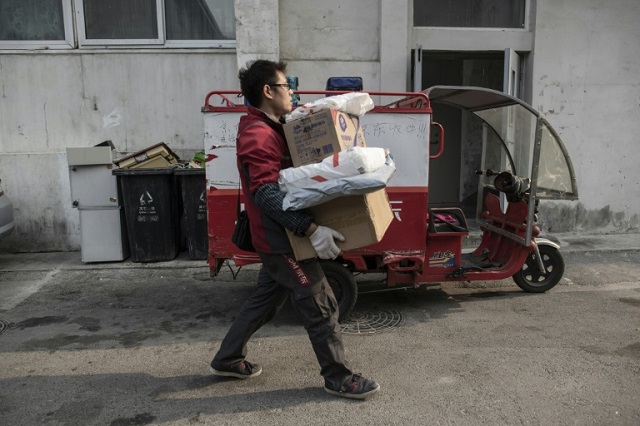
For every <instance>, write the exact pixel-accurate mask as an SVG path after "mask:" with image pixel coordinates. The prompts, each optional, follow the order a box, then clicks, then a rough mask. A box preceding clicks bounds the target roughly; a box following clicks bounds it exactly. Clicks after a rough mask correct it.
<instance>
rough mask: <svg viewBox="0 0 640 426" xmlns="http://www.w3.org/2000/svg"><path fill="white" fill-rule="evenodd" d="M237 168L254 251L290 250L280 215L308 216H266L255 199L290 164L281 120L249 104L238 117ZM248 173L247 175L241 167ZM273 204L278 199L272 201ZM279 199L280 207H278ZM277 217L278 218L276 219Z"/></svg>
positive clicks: (290, 165) (273, 182)
mask: <svg viewBox="0 0 640 426" xmlns="http://www.w3.org/2000/svg"><path fill="white" fill-rule="evenodd" d="M236 154H237V161H238V171H239V173H240V178H241V179H240V181H241V182H242V190H243V192H244V194H247V195H248V194H251V196H246V197H245V200H244V201H245V210H246V211H247V214H248V215H249V222H250V224H251V237H252V240H253V246H254V247H255V249H256V251H258V252H262V253H281V254H282V253H291V252H292V249H291V244H290V243H289V239H288V237H287V235H286V233H285V228H284V226H283V224H282V223H283V221H282V218H281V217H279V216H291V215H297V216H300V215H302V216H304V217H305V218H309V223H310V220H311V219H310V216H308V215H307V214H306V213H303V212H286V213H285V212H279V213H278V214H273V212H271V215H268V214H267V213H266V211H264V209H261V208H259V207H258V206H257V205H256V203H255V200H254V196H255V194H256V191H258V189H260V188H261V187H262V186H264V185H265V184H276V185H277V183H278V173H279V172H280V170H281V169H283V168H287V167H292V166H293V164H292V163H291V154H290V153H289V148H288V147H287V143H286V141H285V138H284V131H283V129H282V125H281V124H280V123H277V122H275V121H274V120H272V119H271V118H269V116H267V115H266V114H265V113H264V112H262V111H260V110H259V109H256V108H253V107H249V110H248V114H247V115H244V116H242V117H241V118H240V124H239V126H238V138H237V140H236ZM243 166H244V170H245V171H247V172H248V175H249V176H248V178H247V176H246V174H245V173H243V171H242V167H243ZM273 201H274V204H275V203H276V202H277V200H275V199H274V200H273ZM281 206H282V204H281V200H280V202H279V206H278V207H279V208H281ZM276 219H278V220H276Z"/></svg>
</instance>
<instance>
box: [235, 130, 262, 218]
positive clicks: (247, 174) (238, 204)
mask: <svg viewBox="0 0 640 426" xmlns="http://www.w3.org/2000/svg"><path fill="white" fill-rule="evenodd" d="M256 124H260V125H263V126H267V123H265V122H264V121H261V120H256V121H252V122H251V123H249V124H248V125H247V127H245V128H244V129H242V133H240V134H238V136H236V144H237V143H238V139H240V136H242V134H243V133H244V132H245V131H246V130H247V129H249V128H250V127H253V126H255V125H256ZM240 170H242V173H243V174H244V175H245V178H246V180H247V182H246V183H247V188H249V172H247V171H246V170H245V169H244V165H242V164H241V165H240ZM238 177H239V178H240V179H242V176H240V175H238ZM240 179H238V203H237V205H236V217H239V216H240ZM247 197H249V199H250V200H251V201H253V196H252V195H251V191H250V190H249V191H248V194H247Z"/></svg>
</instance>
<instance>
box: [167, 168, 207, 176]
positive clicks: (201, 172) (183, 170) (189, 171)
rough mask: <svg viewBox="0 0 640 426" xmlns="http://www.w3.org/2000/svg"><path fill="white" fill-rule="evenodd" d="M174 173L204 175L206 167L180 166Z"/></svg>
mask: <svg viewBox="0 0 640 426" xmlns="http://www.w3.org/2000/svg"><path fill="white" fill-rule="evenodd" d="M174 173H175V174H177V175H204V173H205V169H204V167H189V168H178V169H175V172H174Z"/></svg>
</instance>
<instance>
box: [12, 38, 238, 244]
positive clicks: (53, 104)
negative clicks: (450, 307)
mask: <svg viewBox="0 0 640 426" xmlns="http://www.w3.org/2000/svg"><path fill="white" fill-rule="evenodd" d="M237 86H238V84H237V65H236V56H235V52H234V51H233V50H227V51H211V50H189V51H158V50H146V51H140V50H132V51H130V50H126V51H124V50H122V51H116V52H111V51H110V52H105V51H88V52H87V51H84V50H83V51H77V50H76V51H58V52H21V53H5V52H2V53H1V54H0V177H1V178H2V184H3V187H4V189H5V191H6V193H7V194H9V195H10V197H11V199H12V201H13V203H14V206H15V220H16V230H15V231H14V232H13V234H12V235H11V236H10V237H9V238H6V239H4V240H2V241H0V250H5V251H14V250H19V251H47V250H75V249H79V241H80V226H79V214H78V212H77V210H75V209H72V208H71V196H70V190H69V173H68V166H67V160H66V152H65V150H66V148H67V147H81V146H93V145H96V144H98V143H100V142H102V141H105V140H111V141H113V143H114V145H115V147H116V149H117V150H118V151H120V152H134V151H137V150H140V149H144V148H145V147H148V146H150V145H153V144H156V143H158V142H165V143H166V144H167V145H168V146H169V147H170V148H171V149H172V150H174V151H175V152H176V153H177V154H178V155H179V156H181V157H182V158H187V159H188V158H190V157H188V156H189V155H192V154H193V153H194V152H195V151H197V150H200V149H202V133H203V130H202V117H201V114H200V108H201V106H202V105H203V104H204V97H205V95H206V93H207V92H208V91H210V90H213V89H214V88H236V87H237Z"/></svg>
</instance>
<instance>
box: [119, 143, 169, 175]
mask: <svg viewBox="0 0 640 426" xmlns="http://www.w3.org/2000/svg"><path fill="white" fill-rule="evenodd" d="M178 161H179V158H178V156H177V155H176V154H174V153H173V151H171V149H169V147H168V146H167V145H166V144H165V143H164V142H160V143H157V144H155V145H152V146H150V147H148V148H145V149H143V150H141V151H137V152H134V153H133V154H129V155H127V156H125V157H122V158H120V159H118V160H116V161H114V162H113V163H114V164H115V165H116V166H118V167H119V168H121V169H149V168H162V167H169V166H171V165H173V164H178Z"/></svg>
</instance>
